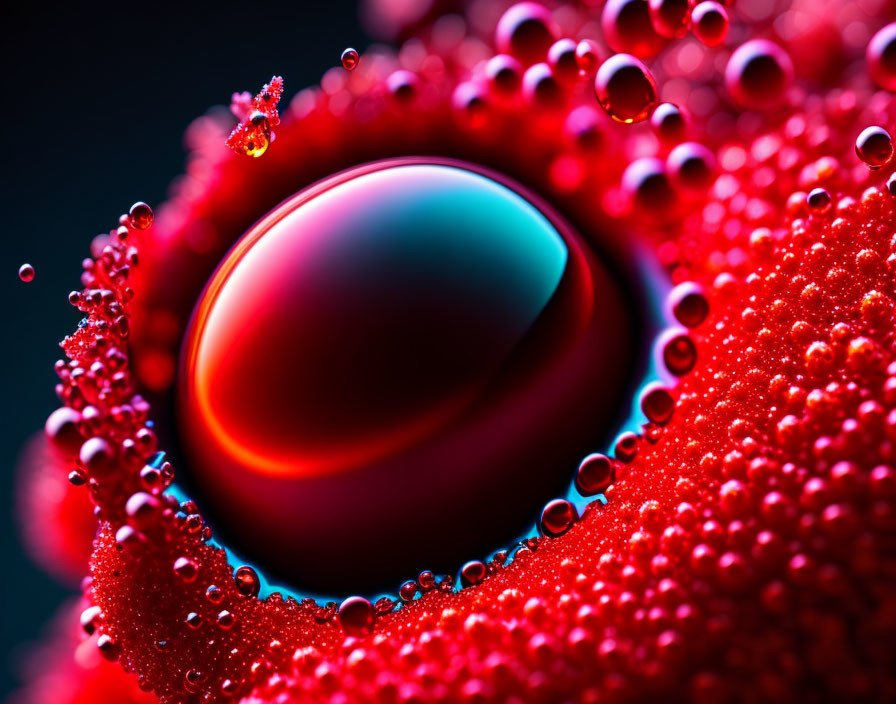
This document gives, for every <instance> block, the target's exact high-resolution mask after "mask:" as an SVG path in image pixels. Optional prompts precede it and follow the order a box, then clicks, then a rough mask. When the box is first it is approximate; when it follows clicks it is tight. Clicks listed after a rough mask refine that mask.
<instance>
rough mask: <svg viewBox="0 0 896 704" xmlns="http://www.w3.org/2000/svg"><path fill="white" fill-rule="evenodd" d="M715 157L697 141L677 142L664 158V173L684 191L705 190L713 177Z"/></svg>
mask: <svg viewBox="0 0 896 704" xmlns="http://www.w3.org/2000/svg"><path fill="white" fill-rule="evenodd" d="M715 166H716V158H715V156H714V155H713V153H712V152H711V151H710V150H709V149H708V148H707V147H705V146H703V145H702V144H699V143H697V142H685V143H684V144H679V145H678V146H677V147H675V149H673V150H672V151H671V152H669V156H668V157H667V158H666V173H668V174H669V177H670V178H671V179H672V181H673V182H674V183H676V184H677V185H678V186H679V187H681V188H682V189H684V190H686V191H696V192H701V191H706V190H707V189H708V188H709V187H710V186H711V185H712V182H713V179H714V177H715Z"/></svg>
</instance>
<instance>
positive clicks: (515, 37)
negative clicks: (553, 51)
mask: <svg viewBox="0 0 896 704" xmlns="http://www.w3.org/2000/svg"><path fill="white" fill-rule="evenodd" d="M555 33H556V30H555V27H554V21H553V19H552V17H551V13H550V11H549V10H548V9H547V8H546V7H545V6H544V5H540V4H539V3H537V2H520V3H517V4H516V5H513V6H511V7H510V8H509V9H508V10H507V11H506V12H505V13H504V14H503V15H501V19H500V20H498V24H497V26H496V28H495V44H496V45H497V47H498V50H499V51H500V52H502V53H504V54H511V55H513V56H515V57H516V58H518V59H519V60H520V61H522V62H523V63H524V64H526V65H529V64H534V63H536V62H537V61H541V60H543V59H544V58H545V56H546V55H547V51H548V48H549V47H550V46H551V44H552V43H553V41H554V39H555Z"/></svg>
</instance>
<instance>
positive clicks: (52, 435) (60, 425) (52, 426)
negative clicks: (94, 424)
mask: <svg viewBox="0 0 896 704" xmlns="http://www.w3.org/2000/svg"><path fill="white" fill-rule="evenodd" d="M80 423H81V414H80V413H78V412H77V411H76V410H75V409H74V408H69V407H68V406H63V407H62V408H57V409H56V410H55V411H53V412H52V413H51V414H50V416H49V417H48V418H47V422H46V423H45V424H44V432H46V434H47V438H48V439H49V440H50V442H51V443H52V444H53V447H55V448H56V449H57V450H59V451H60V452H61V453H62V454H63V455H65V456H68V457H75V456H77V454H78V450H79V449H80V448H81V445H82V444H83V443H84V436H83V435H81V431H80V429H79V426H80Z"/></svg>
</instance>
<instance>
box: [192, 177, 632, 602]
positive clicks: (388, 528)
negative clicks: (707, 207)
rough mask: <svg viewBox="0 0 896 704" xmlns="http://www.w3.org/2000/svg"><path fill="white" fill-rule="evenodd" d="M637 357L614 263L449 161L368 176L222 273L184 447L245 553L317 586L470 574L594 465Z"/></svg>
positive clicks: (341, 182) (334, 185) (258, 234)
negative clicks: (422, 573)
mask: <svg viewBox="0 0 896 704" xmlns="http://www.w3.org/2000/svg"><path fill="white" fill-rule="evenodd" d="M630 343H631V340H630V328H629V321H628V317H627V311H626V309H625V306H624V304H623V303H622V302H621V298H620V295H619V293H618V291H617V290H616V289H615V287H614V286H613V284H612V283H611V281H610V279H609V277H608V275H607V273H606V272H605V271H604V270H603V269H602V267H601V265H600V263H599V262H598V261H597V260H596V259H595V258H594V255H593V254H592V253H591V252H590V251H588V248H587V247H586V246H585V245H584V243H583V242H582V241H581V240H580V239H579V238H578V237H576V236H575V235H574V234H573V233H571V232H570V231H569V230H568V228H567V227H566V226H565V225H563V224H562V223H559V222H558V221H557V220H556V219H553V218H552V217H550V216H547V215H545V213H544V211H543V210H540V209H539V208H537V207H535V206H534V205H533V204H532V203H531V202H530V201H529V200H527V199H526V198H525V197H523V196H522V195H520V194H519V193H518V192H516V191H514V190H512V189H511V188H508V187H507V186H505V185H503V184H501V183H499V182H497V181H495V180H494V179H492V178H490V177H489V176H486V175H483V174H480V173H476V172H474V171H471V170H468V169H466V168H461V167H458V166H452V165H447V164H434V163H407V162H399V163H395V162H386V163H385V164H384V165H373V166H370V167H360V168H358V169H355V170H353V171H351V172H349V173H346V174H342V175H340V176H336V177H333V178H331V179H329V180H327V181H326V182H324V183H322V184H319V185H318V186H316V187H313V188H312V189H310V190H308V191H305V192H303V193H302V194H299V195H298V196H297V197H295V198H293V199H291V200H289V201H287V202H286V203H284V204H283V205H281V206H279V207H278V208H277V209H275V210H274V211H273V212H272V213H270V214H269V215H268V216H267V217H266V218H264V219H263V220H262V221H261V222H260V223H258V224H257V225H256V226H255V227H254V228H252V230H250V231H249V233H248V234H247V235H246V236H245V237H244V238H243V240H242V241H241V242H240V243H239V244H238V245H237V246H236V248H235V249H234V250H233V251H232V252H231V253H230V255H228V257H227V259H226V260H225V261H224V262H223V264H222V265H221V266H220V267H219V270H218V272H217V273H216V274H215V276H214V277H213V279H212V281H211V282H210V284H209V286H208V288H207V290H206V292H205V294H204V295H203V297H202V300H201V301H200V303H199V306H198V308H197V311H196V313H195V314H194V321H193V324H192V330H191V332H189V334H188V338H187V348H186V354H185V356H184V366H183V370H182V379H183V381H182V389H181V392H182V393H181V399H182V402H183V403H182V405H183V414H182V415H183V419H184V421H185V431H184V433H183V436H182V442H183V444H184V446H185V448H186V451H187V454H188V456H189V458H190V460H191V464H192V465H193V470H194V473H195V477H196V480H197V482H198V483H199V484H200V486H201V487H203V490H204V491H205V492H206V493H207V494H208V496H209V498H210V500H211V502H212V504H213V506H214V505H217V506H218V507H219V508H218V511H219V513H225V511H224V508H223V507H225V506H226V515H224V516H223V521H222V523H224V524H226V525H229V526H234V525H238V526H240V527H239V529H238V531H237V534H236V535H235V536H234V539H235V540H236V543H237V544H239V542H240V540H241V539H245V540H246V542H248V541H249V540H252V539H255V540H256V542H255V543H254V544H253V545H257V544H258V543H262V544H264V545H265V546H268V547H266V548H265V549H266V550H267V551H268V552H267V555H266V556H265V558H266V560H267V562H268V563H269V564H274V565H276V568H275V571H277V572H279V573H281V574H287V575H288V576H290V577H292V578H295V579H296V580H297V581H298V582H299V583H300V584H307V583H311V584H313V585H314V586H319V585H323V586H327V585H329V584H337V585H338V582H331V580H338V579H344V578H347V576H348V575H352V576H353V579H355V581H356V583H358V582H359V583H361V584H363V583H364V581H365V574H368V572H367V571H368V570H373V569H374V565H376V574H381V573H385V574H389V573H390V572H391V569H392V568H393V567H407V568H413V569H416V570H419V569H420V568H421V567H423V566H430V565H432V566H433V567H436V568H446V569H451V570H452V571H453V569H456V567H457V566H459V564H460V563H461V562H463V559H462V558H463V557H470V556H472V555H475V554H476V550H477V549H479V550H480V551H481V552H485V551H487V550H488V549H494V547H497V546H498V545H497V544H492V543H494V541H497V540H498V538H499V537H511V534H510V533H509V532H512V531H519V530H520V529H521V528H522V527H524V525H525V523H526V521H527V520H532V519H533V518H534V517H535V515H536V512H537V506H538V505H539V502H543V501H544V499H546V498H549V492H550V491H551V490H553V491H557V490H558V489H562V487H563V485H564V484H565V483H566V482H568V481H569V479H570V478H571V476H572V473H573V471H574V468H575V466H576V464H577V462H578V460H579V459H580V458H581V456H583V455H584V454H586V453H587V451H590V450H592V449H594V444H595V443H596V441H597V439H598V438H599V436H600V430H601V419H604V422H605V421H606V419H607V418H609V417H610V416H611V415H612V414H613V411H614V408H613V403H612V402H613V400H614V399H616V398H617V396H618V394H619V392H620V390H621V388H622V385H623V380H624V378H625V376H626V375H625V371H626V369H627V366H628V363H627V362H626V361H625V360H626V359H628V358H630V356H631V348H630ZM572 408H576V409H577V410H578V411H579V413H580V414H581V416H582V419H581V420H578V421H576V420H573V421H572V422H570V420H569V414H568V413H567V411H569V410H570V409H572ZM510 491H512V492H513V493H514V501H512V502H511V501H504V500H503V498H504V497H506V496H507V495H508V492H510ZM453 525H456V526H457V527H456V529H454V530H452V526H453ZM312 537H313V540H312V539H311V538H312ZM481 537H485V538H486V540H487V541H488V542H486V543H485V544H481V543H480V544H478V545H477V544H476V543H478V541H479V540H480V538H481ZM259 538H261V539H263V540H258V539H259ZM474 538H475V539H474ZM471 542H472V543H473V544H471ZM284 551H287V553H288V560H283V559H281V556H282V554H283V552H284ZM297 556H302V558H303V559H297ZM334 558H335V559H334ZM340 558H341V559H340ZM324 560H326V562H327V565H328V569H327V573H326V574H325V575H324V574H321V573H319V572H318V571H317V570H315V569H314V565H315V564H316V563H318V562H319V561H320V562H322V561H324ZM455 561H456V562H455ZM453 562H454V564H452V563H453ZM384 564H385V567H384ZM299 565H301V567H302V570H301V573H298V572H297V570H296V569H293V568H292V566H299ZM370 574H371V579H372V580H373V581H375V579H374V578H373V575H372V573H370ZM391 576H392V577H393V579H397V577H399V576H403V575H396V574H392V575H391Z"/></svg>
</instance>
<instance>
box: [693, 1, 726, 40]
mask: <svg viewBox="0 0 896 704" xmlns="http://www.w3.org/2000/svg"><path fill="white" fill-rule="evenodd" d="M691 29H692V31H693V32H694V36H695V37H697V39H699V40H700V42H701V43H702V44H704V45H705V46H710V47H712V46H718V45H719V44H721V43H722V42H723V41H725V37H727V36H728V12H727V11H726V10H725V8H724V7H722V5H720V4H719V3H717V2H715V1H714V0H703V2H701V3H699V4H698V5H697V7H695V8H694V11H693V13H692V14H691Z"/></svg>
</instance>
